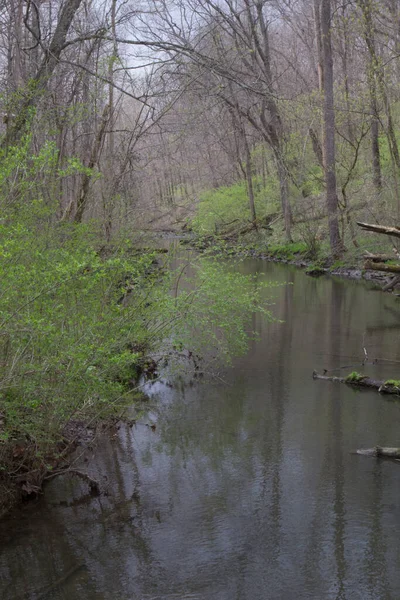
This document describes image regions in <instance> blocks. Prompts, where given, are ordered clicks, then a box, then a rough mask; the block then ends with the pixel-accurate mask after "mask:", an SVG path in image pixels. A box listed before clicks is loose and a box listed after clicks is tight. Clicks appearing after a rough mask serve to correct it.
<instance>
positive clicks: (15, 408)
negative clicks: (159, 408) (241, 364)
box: [0, 137, 270, 468]
mask: <svg viewBox="0 0 400 600" xmlns="http://www.w3.org/2000/svg"><path fill="white" fill-rule="evenodd" d="M2 159H3V162H2V170H1V171H0V205H1V214H2V220H1V221H0V279H1V290H0V417H1V418H0V449H3V450H4V448H5V447H6V446H5V445H4V444H5V443H6V442H7V443H13V441H15V440H21V439H22V440H24V443H26V444H28V443H29V444H30V445H31V447H33V448H34V449H35V450H34V451H35V456H36V457H40V456H44V455H45V454H46V452H47V451H48V450H49V449H51V448H54V444H55V442H57V441H58V440H59V439H60V436H61V433H62V430H63V427H64V425H65V424H66V423H67V422H68V421H69V420H70V419H72V418H75V419H88V418H93V419H97V418H99V417H104V416H107V415H108V414H110V412H113V413H114V412H115V410H117V409H118V410H119V409H120V408H121V407H123V406H124V405H125V404H126V399H127V396H128V394H130V393H131V390H132V388H134V387H135V386H136V385H137V381H138V377H139V376H140V374H141V372H142V370H143V368H145V366H146V363H147V364H148V361H149V356H151V354H152V353H158V354H160V353H168V352H169V351H170V350H171V349H173V348H174V347H176V345H177V344H178V345H179V344H180V345H182V344H183V345H184V346H183V347H185V348H188V349H192V350H193V349H195V350H196V351H197V352H200V351H201V350H202V348H204V347H205V346H207V347H210V346H214V348H215V349H217V350H218V351H219V354H220V356H221V357H223V358H225V359H228V358H229V356H230V355H231V354H232V352H241V351H243V350H244V348H245V347H246V342H247V340H248V332H247V330H248V326H249V324H250V318H251V314H252V313H253V312H254V311H258V312H260V313H261V314H263V315H264V316H266V317H269V316H270V315H269V312H268V310H267V309H266V306H265V302H263V301H262V300H261V292H262V288H263V286H260V285H259V284H257V283H256V282H255V281H253V280H252V279H250V278H246V277H243V276H240V275H235V274H233V273H231V272H229V269H228V268H227V266H226V265H224V264H222V263H221V261H216V260H213V259H210V258H208V259H206V258H200V259H198V260H197V261H194V262H193V264H192V265H191V269H192V271H191V272H192V275H191V276H190V277H185V278H183V277H182V274H181V273H179V271H178V272H176V271H171V272H163V271H162V270H161V269H160V268H159V266H158V265H157V264H155V260H156V255H155V253H153V252H150V251H147V252H143V251H140V252H138V251H135V248H134V244H133V242H132V241H131V240H127V239H120V240H119V241H118V243H117V242H115V243H114V245H113V247H112V248H109V249H108V251H107V252H106V253H105V252H102V253H101V254H100V253H99V251H98V247H99V246H100V243H99V241H100V240H99V237H98V231H97V229H96V224H81V225H75V224H72V223H60V222H59V221H57V220H56V219H55V210H56V208H57V203H56V197H54V198H53V199H51V198H50V199H47V201H45V200H44V194H45V192H46V188H50V189H51V190H56V182H57V180H59V179H60V178H63V177H68V176H70V175H73V174H75V173H77V172H78V173H79V172H85V171H84V169H83V167H82V165H81V164H80V163H79V161H77V160H75V159H73V158H71V159H70V160H69V162H68V166H67V168H64V169H63V170H60V169H58V166H57V151H56V148H55V147H54V145H53V144H51V143H48V144H46V145H45V146H44V147H43V148H42V149H41V150H40V151H39V153H38V154H36V155H33V154H31V150H30V139H29V137H26V138H25V139H24V140H23V141H22V143H21V145H20V146H19V147H18V148H11V149H9V150H8V152H7V153H4V154H3V155H2ZM183 283H185V285H183ZM171 290H174V293H173V294H172V293H171ZM129 397H130V396H129ZM1 441H2V442H3V444H1ZM3 454H4V453H3ZM0 462H1V459H0ZM0 467H1V465H0ZM3 467H4V468H6V467H5V464H4V463H3Z"/></svg>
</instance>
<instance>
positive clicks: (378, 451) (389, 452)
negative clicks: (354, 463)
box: [356, 446, 400, 458]
mask: <svg viewBox="0 0 400 600" xmlns="http://www.w3.org/2000/svg"><path fill="white" fill-rule="evenodd" d="M356 454H361V455H362V456H377V457H379V456H387V457H388V458H400V448H385V447H382V446H375V447H374V448H365V449H363V448H362V449H361V450H356Z"/></svg>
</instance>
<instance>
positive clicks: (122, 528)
mask: <svg viewBox="0 0 400 600" xmlns="http://www.w3.org/2000/svg"><path fill="white" fill-rule="evenodd" d="M241 268H242V269H244V270H245V269H248V270H249V271H253V272H254V270H255V269H256V270H258V271H259V272H260V273H261V272H265V273H267V275H268V276H269V277H271V279H277V280H279V281H281V282H285V283H288V284H290V285H284V286H281V287H277V288H274V289H273V291H272V292H271V293H272V294H273V296H274V301H275V313H276V316H277V317H278V318H279V319H281V320H283V321H284V323H283V324H282V323H272V324H269V325H268V324H265V323H264V322H263V321H261V320H260V319H259V318H258V317H254V319H253V327H255V328H256V329H257V330H258V331H259V332H260V336H261V339H260V341H258V342H254V343H253V344H252V345H251V348H250V350H249V353H248V354H247V356H246V357H244V358H242V359H240V360H238V361H236V363H235V365H234V368H231V369H226V370H225V371H224V372H223V373H222V375H223V379H224V380H225V381H226V384H223V383H221V381H220V380H217V381H214V382H208V383H207V384H204V385H199V386H193V387H187V386H184V385H181V386H178V385H177V386H176V387H175V388H174V389H171V388H169V387H167V386H163V385H161V384H159V383H158V384H156V385H155V386H154V391H153V393H154V403H155V404H157V405H158V406H159V407H160V410H159V411H158V412H157V414H155V415H154V418H157V420H158V422H157V429H156V431H154V432H153V431H151V430H150V429H149V428H148V427H146V426H145V424H144V423H139V424H138V425H137V426H136V427H133V428H129V427H122V428H121V430H120V431H119V433H118V435H116V436H115V437H114V438H112V439H106V440H104V443H102V445H101V446H100V447H98V448H97V450H96V452H95V453H94V457H93V460H92V461H90V462H89V463H88V465H85V468H88V469H89V471H90V474H91V475H92V476H93V477H97V478H99V479H101V481H102V482H103V487H104V488H106V489H107V495H102V496H100V497H98V498H93V499H91V500H90V502H88V503H82V502H80V499H81V498H82V494H83V492H84V491H85V490H84V482H80V481H77V482H76V481H70V480H67V479H65V480H64V481H63V480H61V479H59V480H58V481H57V480H54V481H53V483H52V484H51V486H49V488H48V490H47V493H46V496H45V498H44V499H43V500H42V502H40V503H39V504H38V505H37V506H35V507H32V506H31V507H27V508H26V509H25V510H24V511H22V512H21V513H18V514H17V515H15V516H14V517H13V518H12V519H10V520H9V521H8V522H5V523H3V525H2V528H1V538H0V541H1V547H2V553H1V557H0V576H1V581H0V591H1V598H4V599H8V598H9V599H10V600H14V599H17V598H18V599H19V598H25V599H27V600H37V599H38V598H51V599H53V598H54V599H55V600H58V599H65V600H67V599H68V600H74V599H78V598H79V599H80V598H88V599H92V598H93V599H103V598H104V599H105V600H106V599H107V600H108V599H110V600H111V599H112V600H125V599H126V600H128V599H129V600H132V599H134V598H138V599H139V598H140V599H153V600H154V599H157V598H159V599H163V600H164V599H166V600H169V599H185V598H186V599H189V598H190V599H192V600H200V599H201V600H211V599H212V600H214V599H215V600H232V599H238V600H265V599H268V600H282V599H283V600H286V599H288V600H291V599H292V598H293V599H300V600H301V599H304V600H305V599H318V600H321V599H337V600H339V599H342V600H343V599H346V600H347V599H350V600H353V599H355V600H357V599H360V600H388V599H393V600H398V598H399V597H400V573H399V572H398V564H399V554H400V539H399V536H398V535H397V527H396V526H397V525H398V522H399V516H398V515H399V504H400V500H399V498H400V495H399V492H400V485H399V482H400V471H399V466H398V465H397V464H395V463H393V462H390V461H376V460H374V459H368V458H365V457H360V456H356V455H354V454H351V452H352V450H354V449H355V448H357V447H362V446H365V447H368V446H371V445H374V444H375V443H377V442H379V443H381V444H387V445H394V444H396V443H397V439H398V431H399V424H400V412H399V405H398V404H396V403H394V402H389V401H387V400H385V399H383V398H380V397H379V396H377V395H376V394H374V393H371V392H364V393H357V392H354V390H352V389H348V388H347V387H345V386H335V385H330V384H327V383H324V382H319V381H316V382H315V381H313V380H312V378H311V372H312V370H313V369H314V368H315V369H317V370H321V369H322V368H327V369H330V370H335V369H336V370H337V369H339V368H340V367H341V366H342V365H345V364H350V365H352V364H356V363H360V361H361V360H362V359H363V358H364V351H363V348H364V347H366V348H367V350H368V355H369V357H370V358H374V357H379V358H385V357H390V358H391V359H394V360H399V359H400V356H399V355H400V348H399V339H398V337H399V336H398V332H397V330H396V329H395V328H393V327H391V325H393V323H394V322H395V315H396V311H397V310H398V308H397V305H396V303H395V302H392V299H391V298H388V297H386V296H384V295H383V294H376V293H368V292H367V291H366V290H365V289H364V288H363V286H361V285H358V284H352V283H347V282H343V281H335V280H328V279H322V280H315V279H310V278H307V277H306V276H305V275H304V274H303V273H301V272H299V271H296V270H294V269H291V268H283V267H280V266H277V265H268V264H265V263H262V262H258V261H252V262H249V263H248V265H247V266H246V265H242V267H241ZM385 306H386V307H389V308H390V310H385V309H384V307H385ZM393 311H394V312H393ZM377 326H379V328H380V329H379V330H378V329H376V327H377ZM394 364H395V363H394ZM359 368H360V367H355V369H354V370H356V369H359ZM393 368H394V366H393V364H389V363H379V362H378V364H374V365H368V366H367V367H366V369H367V371H368V372H369V373H370V374H371V375H374V376H379V377H383V378H386V377H390V376H391V377H393V376H394V373H393ZM349 370H353V369H349Z"/></svg>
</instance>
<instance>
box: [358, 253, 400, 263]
mask: <svg viewBox="0 0 400 600" xmlns="http://www.w3.org/2000/svg"><path fill="white" fill-rule="evenodd" d="M363 258H364V260H370V261H372V262H386V261H388V260H395V259H396V258H400V256H398V254H397V253H396V255H392V254H372V253H371V252H366V253H365V254H364V255H363Z"/></svg>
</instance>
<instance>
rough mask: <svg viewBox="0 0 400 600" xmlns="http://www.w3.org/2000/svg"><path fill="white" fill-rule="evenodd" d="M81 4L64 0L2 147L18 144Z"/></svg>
mask: <svg viewBox="0 0 400 600" xmlns="http://www.w3.org/2000/svg"><path fill="white" fill-rule="evenodd" d="M81 3H82V0H66V2H65V4H64V6H63V8H62V10H61V14H60V17H59V19H58V23H57V27H56V29H55V32H54V35H53V37H52V40H51V42H50V46H49V48H48V49H47V50H46V52H45V56H44V58H43V60H42V63H41V65H40V66H39V68H38V70H37V72H36V74H35V75H34V77H33V78H32V80H31V87H30V92H31V93H30V94H28V95H27V97H26V98H25V99H24V100H22V102H21V104H20V106H19V107H18V112H17V116H16V118H15V119H14V122H13V124H12V126H11V127H10V129H9V131H8V134H7V136H6V140H3V142H2V144H1V145H2V146H3V147H4V146H5V145H6V144H7V143H9V144H16V143H17V142H18V139H19V137H20V136H21V134H22V131H23V129H24V127H25V125H26V123H27V121H28V119H29V117H30V112H31V110H32V109H35V108H36V106H37V104H38V102H39V100H40V98H41V96H42V95H43V93H44V92H45V91H46V89H47V86H48V82H49V80H50V78H51V76H52V74H53V72H54V69H55V68H56V66H57V64H58V61H59V59H60V55H61V52H62V50H63V48H64V44H65V41H66V38H67V34H68V31H69V28H70V26H71V23H72V20H73V18H74V16H75V14H76V12H77V10H78V8H79V7H80V5H81Z"/></svg>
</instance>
